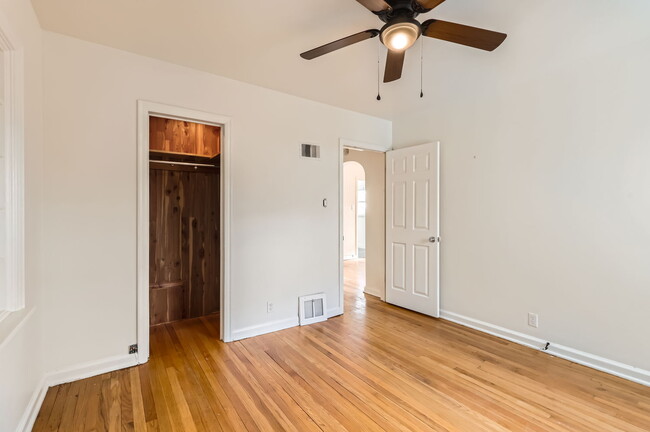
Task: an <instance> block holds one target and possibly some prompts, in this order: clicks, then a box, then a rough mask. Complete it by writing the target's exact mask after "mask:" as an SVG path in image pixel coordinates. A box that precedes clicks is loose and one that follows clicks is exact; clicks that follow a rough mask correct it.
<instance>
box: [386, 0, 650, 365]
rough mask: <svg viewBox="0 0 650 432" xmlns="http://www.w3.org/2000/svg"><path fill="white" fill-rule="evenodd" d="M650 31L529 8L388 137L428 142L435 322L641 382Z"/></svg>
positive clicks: (647, 344) (648, 18)
mask: <svg viewBox="0 0 650 432" xmlns="http://www.w3.org/2000/svg"><path fill="white" fill-rule="evenodd" d="M649 22H650V3H648V2H645V1H627V2H612V1H605V0H598V1H594V0H579V1H572V2H569V3H567V2H560V1H548V2H541V3H540V2H538V3H536V4H535V7H531V10H530V13H528V14H526V18H525V19H524V20H522V21H521V22H520V23H519V24H518V25H517V26H516V27H515V28H511V29H509V30H508V31H509V33H510V35H509V38H508V40H507V41H506V43H504V45H503V46H502V47H501V48H500V49H499V50H497V51H495V52H494V53H492V54H491V55H493V57H490V58H489V60H488V58H487V57H485V56H483V55H481V53H480V52H478V51H476V52H474V51H472V50H470V51H465V50H458V51H457V53H456V56H457V57H456V58H455V60H453V61H448V62H447V63H445V64H444V65H443V66H444V70H441V69H442V66H441V67H440V68H439V69H438V71H437V72H436V80H437V82H436V88H435V91H429V92H428V94H427V96H426V97H435V98H437V99H438V100H439V103H438V104H437V107H435V108H434V109H431V110H426V111H420V112H414V113H410V114H408V115H405V116H403V117H402V118H399V119H397V120H396V121H395V122H394V141H395V146H396V147H404V146H409V145H413V144H418V143H423V142H429V141H433V140H438V139H439V140H441V141H442V167H441V169H442V209H441V210H442V213H441V218H442V219H441V225H442V249H441V250H442V259H441V265H442V268H441V274H442V282H441V286H442V309H444V310H447V311H450V312H454V313H457V314H461V315H464V316H467V317H470V318H474V319H478V320H482V321H485V322H488V323H491V324H496V325H499V326H503V327H505V328H508V329H511V330H515V331H519V332H523V333H526V334H529V335H533V336H536V337H539V338H541V339H544V340H549V341H551V342H552V343H559V344H562V345H566V346H570V347H573V348H576V349H579V350H582V351H585V352H588V353H592V354H596V355H599V356H603V357H605V358H608V359H613V360H617V361H620V362H623V363H626V364H628V365H632V366H636V367H640V368H643V369H645V370H650V337H648V334H649V333H648V332H649V331H650V314H649V313H648V310H649V309H648V307H649V306H648V305H650V289H649V287H650V265H649V263H650V223H649V221H650V169H649V168H648V166H649V164H650V117H649V112H650V102H649V101H650V80H648V77H649V76H650V56H649V55H648V52H650V26H649V25H648V23H649ZM542 35H543V36H542ZM527 312H536V313H539V315H540V326H539V329H533V328H531V327H528V326H527V323H526V314H527Z"/></svg>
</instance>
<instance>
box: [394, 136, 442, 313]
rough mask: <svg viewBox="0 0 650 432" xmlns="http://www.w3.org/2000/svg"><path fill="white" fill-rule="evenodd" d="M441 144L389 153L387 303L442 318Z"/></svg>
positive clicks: (425, 145)
mask: <svg viewBox="0 0 650 432" xmlns="http://www.w3.org/2000/svg"><path fill="white" fill-rule="evenodd" d="M439 156H440V143H430V144H423V145H419V146H415V147H408V148H404V149H399V150H393V151H389V152H387V153H386V301H387V302H388V303H391V304H394V305H396V306H400V307H403V308H406V309H410V310H413V311H416V312H420V313H423V314H426V315H430V316H433V317H439V316H440V271H439V270H440V222H439V221H440V216H439V210H440V202H439V197H440V187H439V185H440V181H439V176H440V157H439Z"/></svg>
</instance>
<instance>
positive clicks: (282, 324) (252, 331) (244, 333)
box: [232, 315, 299, 341]
mask: <svg viewBox="0 0 650 432" xmlns="http://www.w3.org/2000/svg"><path fill="white" fill-rule="evenodd" d="M298 324H299V321H298V316H297V315H296V316H295V317H291V318H285V319H282V320H277V321H271V322H268V323H264V324H259V325H254V326H250V327H244V328H242V329H239V330H233V331H232V340H233V341H238V340H241V339H246V338H249V337H253V336H259V335H263V334H266V333H271V332H275V331H279V330H284V329H288V328H290V327H295V326H297V325H298Z"/></svg>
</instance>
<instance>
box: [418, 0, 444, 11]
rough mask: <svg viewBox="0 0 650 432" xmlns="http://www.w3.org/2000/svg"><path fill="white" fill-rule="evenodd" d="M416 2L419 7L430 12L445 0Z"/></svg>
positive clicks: (420, 0) (419, 0)
mask: <svg viewBox="0 0 650 432" xmlns="http://www.w3.org/2000/svg"><path fill="white" fill-rule="evenodd" d="M417 2H418V3H420V6H422V7H423V8H425V9H428V10H431V9H433V8H436V7H438V5H440V4H441V3H444V2H445V0H417Z"/></svg>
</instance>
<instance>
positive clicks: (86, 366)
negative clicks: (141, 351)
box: [46, 354, 138, 387]
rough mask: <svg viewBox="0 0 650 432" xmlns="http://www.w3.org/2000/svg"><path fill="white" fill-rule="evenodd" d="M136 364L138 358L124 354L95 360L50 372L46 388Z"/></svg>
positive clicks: (47, 376)
mask: <svg viewBox="0 0 650 432" xmlns="http://www.w3.org/2000/svg"><path fill="white" fill-rule="evenodd" d="M137 364H138V358H137V357H136V355H135V354H125V355H121V356H114V357H109V358H106V359H102V360H96V361H91V362H86V363H81V364H78V365H76V366H73V367H70V368H66V369H62V370H59V371H55V372H50V373H48V374H47V375H46V380H47V384H48V386H50V387H52V386H56V385H59V384H64V383H69V382H72V381H77V380H80V379H84V378H90V377H93V376H97V375H101V374H103V373H106V372H113V371H116V370H120V369H124V368H128V367H131V366H135V365H137Z"/></svg>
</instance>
